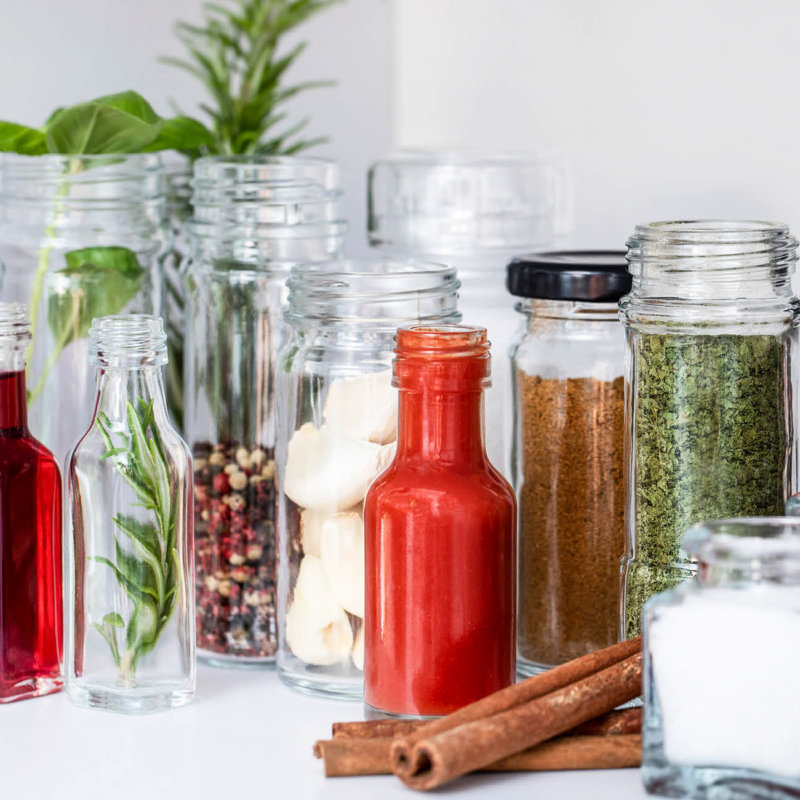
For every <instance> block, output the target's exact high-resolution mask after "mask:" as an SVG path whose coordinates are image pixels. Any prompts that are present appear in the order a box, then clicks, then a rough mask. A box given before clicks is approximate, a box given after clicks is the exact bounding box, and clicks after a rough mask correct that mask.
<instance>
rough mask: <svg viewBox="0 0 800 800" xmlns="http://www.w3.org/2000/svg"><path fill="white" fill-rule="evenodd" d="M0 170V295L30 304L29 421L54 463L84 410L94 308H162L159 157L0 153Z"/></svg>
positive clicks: (102, 311) (98, 312) (88, 408)
mask: <svg viewBox="0 0 800 800" xmlns="http://www.w3.org/2000/svg"><path fill="white" fill-rule="evenodd" d="M0 178H1V179H2V180H1V181H0V184H1V187H0V264H2V267H3V274H2V280H0V300H5V301H15V302H23V303H27V304H28V306H29V311H30V319H31V338H32V341H31V346H30V348H29V352H28V358H27V365H26V377H27V386H28V413H29V417H30V427H31V431H32V432H33V434H34V436H36V437H37V438H38V439H40V440H41V441H42V443H43V444H44V445H45V446H46V447H47V448H49V449H50V450H52V452H53V454H54V456H55V457H56V460H57V462H58V463H59V464H63V463H64V457H65V456H66V454H67V451H68V450H69V449H70V447H72V445H73V444H74V443H75V440H76V439H77V438H78V436H80V434H81V433H82V426H83V423H84V421H85V420H86V419H88V418H89V415H90V414H91V413H92V403H93V401H94V391H93V386H92V372H91V367H90V365H89V360H88V357H87V354H88V350H89V339H88V334H89V327H90V325H91V323H92V319H93V318H94V317H102V316H106V315H109V314H131V313H142V314H161V311H162V303H163V271H164V261H165V259H166V256H167V253H168V251H169V239H170V236H169V231H168V230H167V227H166V220H165V206H164V203H165V200H164V168H163V165H162V162H161V157H160V156H159V155H158V154H157V153H145V154H132V155H114V156H113V157H109V156H107V155H80V156H77V155H76V156H64V155H41V156H20V155H17V154H15V153H3V154H2V156H0ZM54 408H58V413H57V414H54V413H53V409H54Z"/></svg>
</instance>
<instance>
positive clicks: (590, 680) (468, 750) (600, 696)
mask: <svg viewBox="0 0 800 800" xmlns="http://www.w3.org/2000/svg"><path fill="white" fill-rule="evenodd" d="M601 652H602V651H601ZM570 663H574V662H570ZM537 677H538V676H537ZM518 685H521V684H518ZM641 691H642V654H641V653H637V654H636V655H633V656H631V657H630V658H627V659H625V660H624V661H620V662H619V663H616V664H614V665H613V666H611V667H607V668H606V669H603V670H600V671H599V672H596V673H595V674H592V675H589V676H588V677H586V678H583V679H582V680H579V681H577V682H574V683H571V684H569V685H568V686H565V687H563V688H560V689H557V690H556V691H553V692H550V693H549V694H546V695H544V696H543V697H538V698H537V699H535V700H532V701H530V702H528V703H524V704H523V705H519V706H515V707H512V708H510V709H509V710H507V711H502V712H500V713H498V714H493V715H491V716H489V717H486V718H484V719H477V720H472V721H469V722H465V723H464V724H461V725H458V726H457V727H455V728H451V729H449V730H445V731H442V732H440V733H435V734H433V735H430V733H428V734H427V735H425V734H426V731H429V729H430V727H431V726H432V725H433V723H431V725H430V726H426V727H425V728H420V729H419V730H417V731H416V732H415V733H413V734H411V736H410V737H408V738H412V737H413V738H414V739H415V742H414V743H413V745H412V747H410V748H408V744H407V741H406V752H408V753H409V756H408V757H407V758H406V759H405V760H404V759H403V758H402V757H401V758H398V757H397V756H398V752H397V751H398V747H397V746H398V744H400V743H401V742H402V741H403V740H402V739H400V740H397V741H395V742H394V743H393V745H392V768H393V772H394V773H395V774H396V775H397V776H398V777H399V778H400V779H401V780H402V781H403V782H404V783H405V784H406V785H407V786H409V787H411V788H412V789H419V790H427V789H435V788H436V787H438V786H442V785H443V784H445V783H447V782H449V781H451V780H453V779H454V778H458V777H459V776H461V775H465V774H466V773H468V772H474V771H475V770H479V769H483V768H484V767H487V766H488V765H489V764H494V763H495V762H497V761H500V759H503V758H507V757H508V756H512V755H514V754H515V753H519V752H520V751H522V750H527V749H528V748H529V747H533V746H534V745H537V744H539V743H541V742H544V741H546V740H547V739H551V738H553V737H554V736H557V735H558V734H560V733H564V732H565V731H568V730H570V728H574V727H576V726H577V725H580V724H581V723H583V722H586V721H587V720H590V719H593V718H594V717H597V716H599V715H600V714H604V713H606V712H608V711H611V710H612V709H614V708H615V707H616V706H618V705H621V704H622V703H626V702H628V701H629V700H632V699H633V698H634V697H637V696H638V695H639V694H640V693H641ZM490 697H491V696H490ZM452 716H455V715H452ZM435 722H439V720H435ZM609 738H611V737H609ZM401 752H402V751H401Z"/></svg>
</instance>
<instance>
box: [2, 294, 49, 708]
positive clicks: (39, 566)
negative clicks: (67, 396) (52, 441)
mask: <svg viewBox="0 0 800 800" xmlns="http://www.w3.org/2000/svg"><path fill="white" fill-rule="evenodd" d="M30 340H31V326H30V320H29V319H28V311H27V309H26V307H25V306H24V305H22V304H21V303H0V703H8V702H11V701H13V700H23V699H25V698H26V697H38V696H40V695H43V694H50V693H51V692H57V691H58V690H59V689H60V688H61V685H62V683H63V681H62V678H61V654H62V649H61V645H62V635H61V633H62V613H61V475H60V473H59V471H58V466H57V465H56V462H55V459H54V458H53V454H52V453H51V452H50V451H49V450H47V449H46V448H45V447H43V446H42V445H41V444H40V443H39V442H37V441H36V439H34V438H33V437H32V436H31V433H30V431H29V430H28V417H27V401H26V398H25V352H26V351H27V349H28V345H29V344H30Z"/></svg>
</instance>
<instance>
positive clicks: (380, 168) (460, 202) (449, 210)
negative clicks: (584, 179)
mask: <svg viewBox="0 0 800 800" xmlns="http://www.w3.org/2000/svg"><path fill="white" fill-rule="evenodd" d="M368 191H369V197H368V234H369V241H370V244H372V245H373V246H374V247H378V248H381V249H382V250H384V251H385V252H387V253H396V254H401V255H405V256H414V257H416V258H421V259H425V260H430V261H436V262H441V263H445V264H450V265H452V266H455V267H457V268H458V276H459V279H460V280H461V284H462V287H461V291H460V293H459V308H460V310H461V313H462V315H463V319H464V322H465V323H468V324H472V325H482V326H484V327H485V328H486V329H487V330H488V332H489V339H490V340H491V342H492V352H493V354H494V361H493V365H492V368H493V370H494V375H493V378H492V386H491V388H490V389H488V390H487V392H486V397H485V402H486V447H487V452H488V454H489V458H490V460H491V461H492V463H493V464H495V465H496V466H497V468H498V469H500V470H501V471H502V472H503V473H504V474H506V475H508V474H510V473H509V468H510V455H509V452H508V442H509V441H510V436H511V415H510V408H511V403H510V402H509V400H508V398H509V397H510V391H511V378H510V374H509V370H508V359H507V357H506V356H507V354H508V351H509V348H510V346H511V342H512V340H513V339H514V336H515V333H516V328H517V321H516V319H515V315H514V314H513V313H512V309H513V300H512V298H511V297H510V296H509V295H508V293H507V292H506V291H505V268H506V264H507V263H508V262H509V260H510V259H511V258H512V257H513V256H515V255H518V254H519V253H521V252H529V251H531V250H535V249H542V248H546V247H549V246H551V245H552V244H553V243H554V242H555V241H556V240H557V238H558V237H559V236H560V235H562V234H564V233H566V232H567V231H568V230H569V228H570V226H571V219H572V212H571V183H570V176H569V171H568V168H567V165H566V162H565V160H564V158H563V157H561V156H559V155H557V154H556V153H540V154H538V155H537V154H532V155H510V154H508V155H498V154H493V155H484V156H481V155H470V154H458V153H447V152H438V153H437V152H430V153H425V152H419V153H406V154H401V155H398V156H396V157H394V158H390V159H386V160H384V161H378V162H376V163H375V164H373V165H372V167H371V168H370V170H369V176H368Z"/></svg>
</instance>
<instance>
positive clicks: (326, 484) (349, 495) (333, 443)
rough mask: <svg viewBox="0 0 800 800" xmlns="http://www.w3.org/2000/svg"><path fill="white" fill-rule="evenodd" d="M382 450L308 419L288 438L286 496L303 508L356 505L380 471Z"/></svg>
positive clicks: (338, 507)
mask: <svg viewBox="0 0 800 800" xmlns="http://www.w3.org/2000/svg"><path fill="white" fill-rule="evenodd" d="M382 450H383V448H382V447H381V445H379V444H374V443H373V442H360V441H356V440H355V439H348V438H347V437H346V436H339V435H338V434H335V433H332V432H331V431H330V430H328V429H327V428H326V427H324V426H323V427H322V428H316V427H315V426H314V425H313V423H310V422H307V423H306V424H305V425H303V426H302V427H300V428H299V429H298V430H296V431H295V432H294V434H293V435H292V438H291V439H290V440H289V446H288V449H287V453H286V471H285V475H284V479H283V487H284V491H285V492H286V496H287V497H288V498H289V499H290V500H292V501H293V502H295V503H297V505H298V506H301V507H302V508H313V509H325V508H335V509H336V510H340V511H343V510H344V509H347V508H351V507H352V506H355V505H358V504H359V503H360V502H361V501H362V500H363V499H364V495H365V494H366V491H367V489H368V488H369V485H370V483H372V479H373V478H374V477H375V476H376V475H377V474H378V472H380V470H381V466H380V465H381V458H382Z"/></svg>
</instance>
